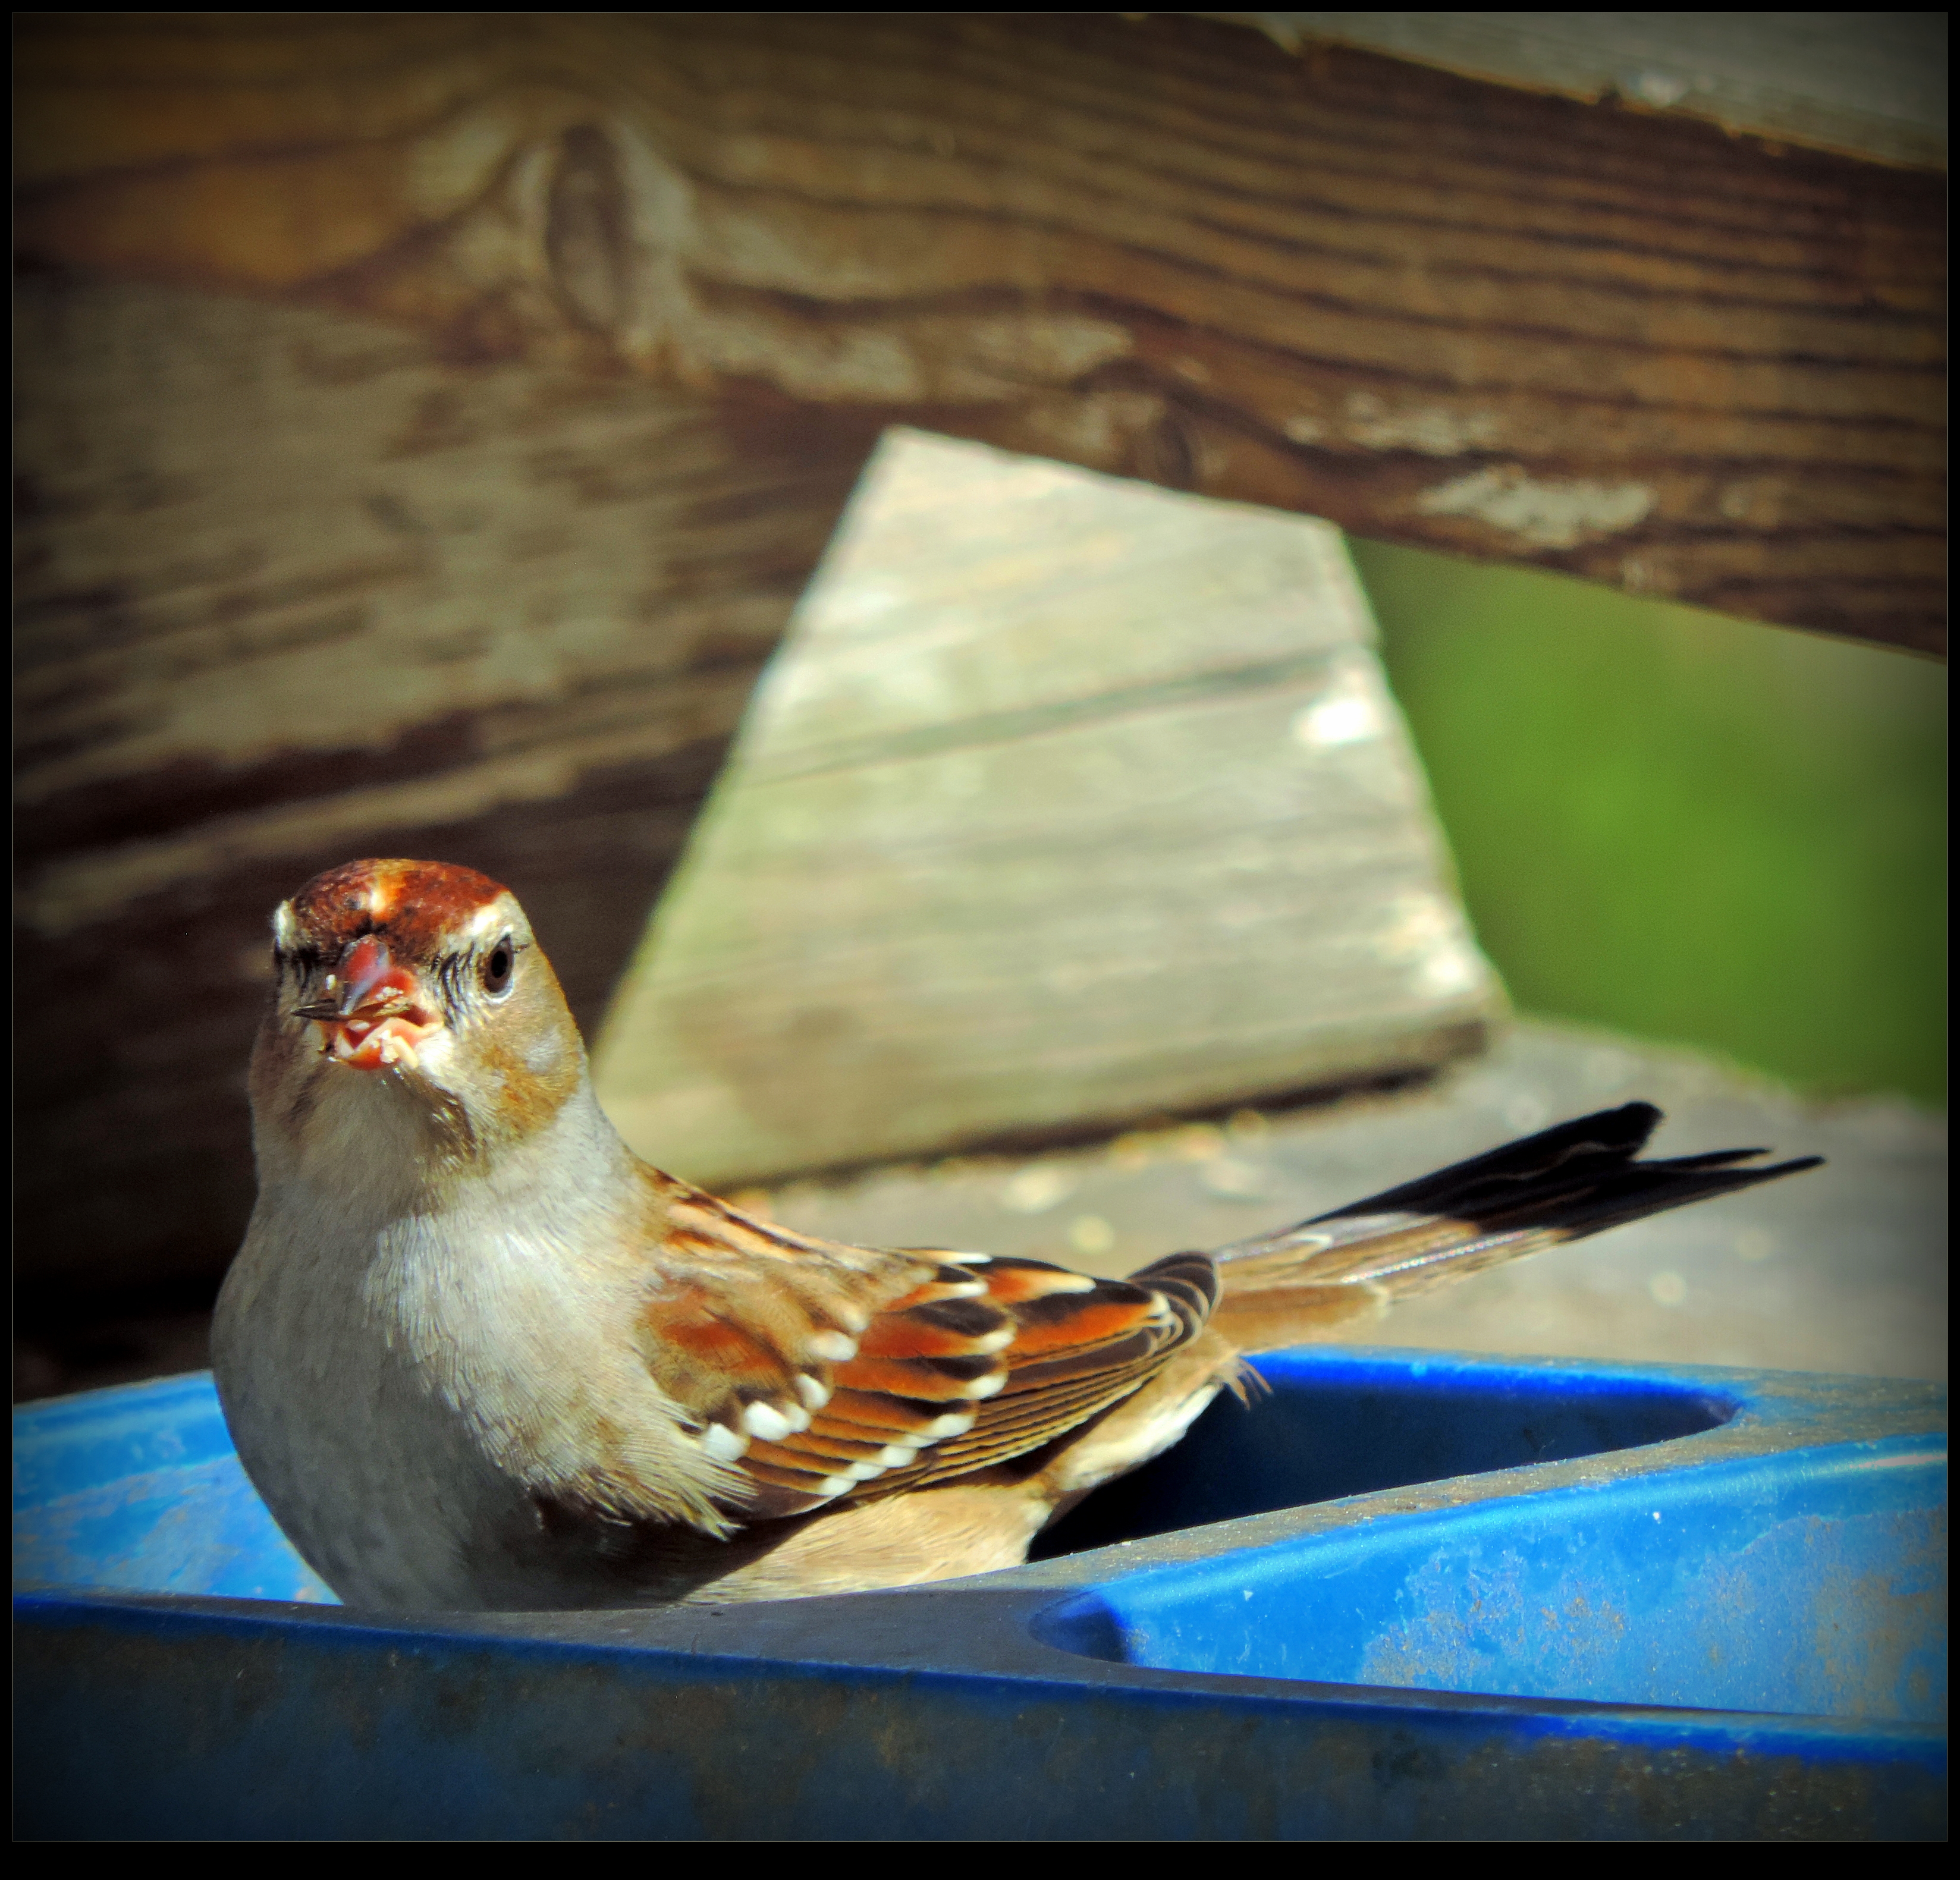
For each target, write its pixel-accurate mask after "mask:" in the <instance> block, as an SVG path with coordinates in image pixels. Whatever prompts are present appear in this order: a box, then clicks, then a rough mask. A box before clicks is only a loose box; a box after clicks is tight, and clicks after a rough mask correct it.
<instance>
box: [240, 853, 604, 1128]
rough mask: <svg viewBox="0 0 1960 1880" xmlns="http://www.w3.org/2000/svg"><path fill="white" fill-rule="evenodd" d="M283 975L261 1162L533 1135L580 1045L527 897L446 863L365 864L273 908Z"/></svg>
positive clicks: (266, 1056) (269, 1053)
mask: <svg viewBox="0 0 1960 1880" xmlns="http://www.w3.org/2000/svg"><path fill="white" fill-rule="evenodd" d="M272 959H273V966H274V971H275V986H274V989H273V994H272V1002H271V1004H270V1006H269V1008H268V1010H267V1011H266V1017H265V1020H264V1023H263V1024H262V1025H261V1026H260V1028H259V1042H258V1045H257V1047H256V1049H255V1051H254V1052H253V1069H252V1099H253V1121H254V1131H255V1138H256V1141H257V1143H258V1146H259V1155H260V1157H261V1159H262V1162H263V1160H264V1159H265V1158H266V1156H267V1155H268V1154H271V1155H272V1156H274V1157H275V1159H284V1158H285V1157H287V1156H291V1157H296V1158H297V1159H298V1162H299V1163H310V1162H313V1161H314V1160H315V1159H317V1157H318V1156H320V1155H321V1154H323V1153H326V1154H329V1155H332V1156H335V1157H336V1159H344V1158H345V1157H346V1156H354V1157H355V1158H357V1159H358V1157H360V1156H364V1155H366V1156H372V1155H374V1154H377V1153H382V1152H383V1144H384V1143H392V1144H395V1145H396V1146H398V1147H402V1148H405V1149H408V1150H410V1151H412V1152H413V1153H427V1152H430V1151H433V1152H434V1153H437V1154H438V1156H439V1157H440V1158H441V1159H444V1160H445V1161H447V1162H450V1163H454V1162H456V1161H457V1160H458V1159H465V1160H466V1159H471V1158H473V1157H475V1156H480V1155H482V1153H485V1150H489V1149H491V1148H492V1147H494V1146H495V1145H496V1144H499V1143H508V1142H510V1141H511V1140H517V1139H521V1138H522V1137H525V1136H527V1135H528V1134H532V1133H533V1132H535V1131H536V1130H537V1129H538V1128H540V1127H542V1126H543V1125H544V1124H545V1123H546V1122H548V1121H549V1120H550V1119H551V1118H552V1116H553V1115H555V1114H556V1112H558V1110H559V1109H561V1108H562V1106H563V1105H564V1104H565V1102H567V1101H568V1099H569V1098H570V1097H571V1096H572V1095H573V1094H574V1093H575V1092H576V1091H577V1090H578V1088H579V1087H580V1086H581V1083H582V1081H583V1080H584V1074H585V1055H584V1048H583V1046H582V1045H581V1043H580V1041H579V1036H578V1029H577V1027H576V1026H574V1024H573V1023H572V1020H571V1013H569V1011H568V1010H566V1007H565V997H564V994H563V993H562V992H561V991H560V990H559V988H558V981H557V978H556V977H555V975H554V974H553V973H552V969H551V966H550V964H549V962H548V961H547V960H546V958H545V956H544V954H543V952H542V951H541V950H539V946H538V945H537V943H536V941H535V940H533V937H532V934H531V929H530V922H529V921H527V920H526V919H525V918H524V911H523V908H520V906H519V905H517V897H516V896H515V895H513V894H512V893H511V891H510V890H509V889H508V888H505V887H503V886H501V885H500V884H499V883H496V882H495V881H492V880H490V878H489V877H488V876H486V875H480V874H479V873H477V872H476V870H474V869H472V868H463V867H457V866H456V865H454V864H450V863H446V862H421V861H399V860H397V861H357V862H348V863H345V864H342V866H341V867H338V868H333V869H329V870H328V871H327V872H326V873H325V874H323V875H317V876H314V878H313V880H311V881H310V882H308V883H307V885H306V886H304V888H302V889H301V890H300V891H299V892H298V894H296V895H294V896H293V898H292V899H291V900H290V901H285V902H281V903H280V904H279V906H278V908H277V910H276V911H275V912H274V914H273V915H272Z"/></svg>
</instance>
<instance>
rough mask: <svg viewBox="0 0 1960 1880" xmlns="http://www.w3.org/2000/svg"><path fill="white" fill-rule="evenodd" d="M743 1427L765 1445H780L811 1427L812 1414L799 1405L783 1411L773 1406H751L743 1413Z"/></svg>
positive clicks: (793, 1405) (789, 1406)
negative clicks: (784, 1440) (785, 1437)
mask: <svg viewBox="0 0 1960 1880" xmlns="http://www.w3.org/2000/svg"><path fill="white" fill-rule="evenodd" d="M742 1427H743V1428H744V1429H745V1430H747V1431H748V1433H749V1435H751V1436H760V1437H761V1438H762V1440H763V1441H764V1442H765V1443H780V1442H781V1441H782V1439H783V1438H784V1436H794V1435H795V1434H796V1433H797V1432H798V1431H799V1430H807V1429H808V1428H809V1427H810V1412H809V1411H807V1410H805V1409H804V1408H803V1407H802V1406H801V1405H800V1404H790V1405H788V1407H787V1408H784V1409H781V1410H778V1408H776V1407H775V1405H774V1404H749V1405H748V1406H747V1407H746V1408H745V1409H744V1410H743V1412H742Z"/></svg>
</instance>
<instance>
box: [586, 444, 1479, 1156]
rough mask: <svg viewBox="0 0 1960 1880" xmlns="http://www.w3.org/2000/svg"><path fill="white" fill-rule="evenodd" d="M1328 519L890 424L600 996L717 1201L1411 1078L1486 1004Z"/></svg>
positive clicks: (612, 1087) (656, 1121) (647, 1120)
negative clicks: (737, 1190) (670, 872)
mask: <svg viewBox="0 0 1960 1880" xmlns="http://www.w3.org/2000/svg"><path fill="white" fill-rule="evenodd" d="M1372 647H1373V622H1372V620H1371V619H1370V616H1369V613H1368V609H1367V602H1366V600H1364V599H1363V596H1362V593H1361V591H1360V584H1359V583H1358V582H1357V580H1356V578H1355V576H1354V571H1353V569H1352V568H1351V565H1349V563H1348V558H1347V553H1346V551H1345V549H1344V546H1342V543H1341V537H1340V535H1339V533H1338V531H1337V530H1333V529H1332V528H1330V527H1328V526H1327V525H1326V524H1325V523H1315V522H1310V521H1307V520H1303V519H1300V518H1296V517H1284V516H1276V515H1274V514H1271V513H1269V512H1266V511H1255V510H1251V509H1246V508H1241V507H1236V506H1234V505H1226V504H1217V503H1214V502H1211V501H1205V500H1204V499H1201V498H1192V497H1189V496H1182V495H1172V494H1169V493H1166V492H1165V491H1160V490H1157V489H1155V488H1151V487H1150V486H1149V485H1143V484H1138V483H1132V482H1120V481H1118V480H1116V479H1110V478H1106V477H1101V476H1094V475H1091V474H1089V473H1087V472H1083V471H1080V470H1076V469H1068V468H1066V467H1064V466H1060V465H1057V464H1055V463H1051V462H1047V461H1044V460H1036V459H1030V458H1026V457H1016V456H1008V455H1007V454H1006V453H1001V452H998V451H995V450H991V449H988V447H985V446H982V445H975V444H966V443H956V442H953V441H949V440H947V439H943V438H937V437H926V436H923V435H921V434H918V433H915V432H908V431H892V432H889V433H888V434H886V438H885V441H883V444H881V445H880V447H879V450H878V453H877V456H874V457H873V460H872V462H871V464H870V467H869V468H868V469H867V471H866V472H865V476H864V481H863V482H862V483H861V485H860V487H859V488H858V492H857V494H856V495H855V496H854V498H853V499H852V501H851V507H850V509H849V511H848V512H847V514H846V517H845V522H844V524H843V526H842V529H841V530H839V532H838V536H837V538H836V539H835V542H833V544H832V547H831V549H830V551H829V553H828V554H827V555H826V557H825V559H824V563H823V567H822V568H821V569H820V570H819V573H818V574H817V576H816V579H815V581H813V583H812V584H811V586H810V589H809V590H808V591H807V593H806V594H805V595H804V596H803V600H802V601H801V602H800V603H799V604H798V606H797V612H796V616H795V618H794V620H793V622H792V623H791V628H790V632H789V635H788V638H786V640H785V641H784V644H783V646H782V647H781V650H780V651H778V654H776V656H775V659H774V660H772V663H771V664H770V666H769V667H768V670H767V671H766V673H765V676H764V678H763V680H762V684H761V686H760V687H759V689H758V692H757V693H756V698H755V701H754V703H753V705H752V706H751V708H750V710H749V714H748V716H747V717H746V719H745V721H744V723H743V730H742V732H741V735H740V738H739V739H738V740H737V744H736V747H735V749H734V750H733V752H731V754H730V758H729V761H728V763H727V767H726V768H725V769H724V771H723V773H722V776H721V780H720V781H719V782H718V784H717V785H716V787H715V792H714V797H713V798H712V800H711V803H710V805H709V806H708V810H706V811H705V813H704V815H703V816H702V820H701V822H700V823H699V825H698V826H697V828H696V830H695V835H694V837H693V839H692V842H691V844H690V845H689V851H688V857H687V859H686V862H685V863H684V864H683V867H682V868H681V870H680V872H679V873H678V874H677V875H676V877H675V879H674V881H673V885H672V886H671V887H670V890H669V892H667V895H665V896H664V897H663V900H662V902H661V904H660V909H659V911H658V913H657V915H656V917H655V919H654V923H653V924H652V926H651V928H650V930H649V932H648V938H647V941H646V943H645V945H644V947H643V948H642V950H641V953H640V954H639V956H638V958H637V959H636V960H635V965H634V967H633V969H632V972H630V973H629V974H628V976H627V978H626V979H625V981H624V983H623V985H622V988H621V991H620V994H619V999H618V1000H617V1002H616V1004H615V1007H614V1008H613V1012H612V1013H611V1015H610V1016H609V1019H608V1021H607V1024H606V1031H605V1033H604V1035H603V1039H602V1040H601V1042H600V1048H599V1051H598V1052H597V1059H596V1065H595V1068H596V1072H597V1079H598V1087H599V1093H600V1099H601V1101H602V1102H604V1104H605V1105H606V1109H607V1111H608V1112H609V1114H610V1115H612V1116H613V1118H614V1120H615V1121H616V1122H617V1123H618V1124H619V1126H620V1128H621V1129H622V1131H623V1132H624V1133H625V1135H626V1137H627V1140H628V1141H629V1142H631V1143H632V1144H633V1146H634V1147H635V1148H636V1149H638V1150H639V1151H640V1153H641V1154H643V1155H644V1156H647V1157H648V1158H649V1159H651V1160H653V1161H654V1162H656V1163H658V1164H659V1166H662V1167H663V1168H669V1169H673V1170H675V1171H676V1172H679V1173H681V1174H683V1175H686V1176H687V1177H689V1179H692V1180H696V1181H702V1182H711V1183H727V1182H730V1181H734V1180H740V1179H753V1178H755V1177H758V1176H762V1175H771V1174H774V1173H777V1172H782V1171H785V1170H797V1169H810V1168H820V1167H823V1166H826V1165H829V1166H835V1165H838V1164H840V1163H866V1162H872V1161H878V1160H883V1159H889V1158H891V1157H893V1156H906V1155H917V1154H921V1153H932V1152H936V1151H943V1150H946V1149H948V1148H953V1147H963V1146H967V1145H971V1144H973V1143H975V1142H976V1141H984V1140H988V1139H998V1138H1001V1137H1020V1138H1023V1139H1025V1138H1027V1137H1031V1136H1033V1137H1039V1136H1040V1135H1042V1134H1051V1135H1052V1134H1055V1133H1056V1132H1072V1133H1076V1134H1080V1133H1082V1132H1083V1131H1085V1130H1087V1129H1093V1128H1096V1127H1098V1126H1101V1125H1109V1124H1112V1123H1120V1122H1122V1121H1124V1120H1125V1119H1127V1118H1135V1117H1137V1116H1139V1115H1151V1114H1159V1115H1162V1114H1175V1113H1178V1112H1190V1111H1192V1110H1201V1109H1205V1108H1208V1107H1214V1106H1217V1105H1220V1104H1229V1103H1230V1102H1233V1101H1235V1100H1239V1099H1244V1098H1246V1097H1248V1096H1252V1095H1255V1094H1257V1093H1273V1092H1276V1091H1297V1090H1302V1089H1310V1088H1315V1087H1325V1086H1332V1085H1335V1084H1338V1083H1342V1082H1344V1081H1352V1080H1357V1079H1370V1078H1379V1077H1383V1076H1384V1075H1387V1074H1395V1073H1398V1072H1408V1071H1411V1070H1421V1069H1426V1068H1429V1067H1433V1065H1435V1064H1437V1063H1439V1062H1441V1061H1443V1060H1445V1059H1446V1058H1449V1057H1452V1056H1454V1055H1460V1054H1461V1053H1462V1052H1463V1051H1466V1050H1474V1049H1475V1048H1477V1047H1478V1045H1480V1044H1481V1042H1482V1040H1483V1036H1484V1029H1485V1027H1486V1026H1487V1024H1488V1022H1489V1021H1490V1020H1491V1018H1492V1017H1493V1016H1495V1014H1496V1013H1497V1012H1498V1011H1500V1010H1501V1009H1502V1004H1503V994H1502V993H1501V991H1500V988H1498V985H1497V980H1496V976H1495V975H1494V974H1493V973H1492V972H1491V970H1490V969H1489V967H1488V965H1486V963H1485V962H1484V960H1483V959H1482V957H1481V955H1479V954H1478V952H1477V950H1476V948H1475V944H1474V943H1473V942H1472V940H1471V938H1470V936H1469V934H1468V929H1467V927H1466V925H1465V921H1464V919H1463V916H1462V911H1461V909H1460V908H1459V907H1458V905H1456V900H1455V899H1454V895H1453V892H1452V888H1451V885H1450V880H1449V861H1448V858H1447V855H1446V851H1445V850H1444V848H1443V842H1442V838H1441V835H1440V832H1439V831H1438V830H1437V828H1436V826H1435V824H1434V822H1433V818H1432V816H1431V815H1430V810H1429V806H1428V800H1427V791H1426V790H1425V787H1424V784H1423V780H1422V776H1421V770H1420V768H1419V767H1418V764H1417V762H1416V760H1415V757H1414V752H1413V751H1412V750H1411V748H1410V746H1409V744H1408V736H1407V733H1406V731H1405V729H1404V727H1403V726H1402V721H1401V718H1400V715H1399V714H1398V712H1397V711H1396V710H1395V705H1394V703H1393V701H1392V700H1391V698H1389V693H1388V689H1387V686H1386V682H1385V680H1384V679H1383V675H1382V672H1381V669H1380V667H1379V664H1378V663H1377V662H1376V659H1375V657H1374V655H1373V651H1372Z"/></svg>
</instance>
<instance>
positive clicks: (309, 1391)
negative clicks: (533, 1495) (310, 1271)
mask: <svg viewBox="0 0 1960 1880" xmlns="http://www.w3.org/2000/svg"><path fill="white" fill-rule="evenodd" d="M233 1290H234V1289H233V1288H232V1287H231V1286H230V1285H229V1284H228V1287H227V1289H226V1294H225V1296H223V1297H221V1299H220V1301H219V1306H218V1317H217V1319H216V1321H215V1323H214V1325H213V1327H212V1368H213V1369H214V1371H215V1374H216V1377H217V1381H218V1395H219V1398H220V1400H221V1402H222V1403H223V1404H224V1414H225V1420H226V1421H227V1423H228V1424H229V1426H230V1427H231V1436H232V1440H233V1443H234V1444H235V1446H237V1451H238V1455H239V1459H240V1462H242V1463H243V1465H244V1468H245V1471H246V1473H247V1474H248V1475H249V1476H250V1478H251V1479H252V1483H253V1487H256V1489H257V1490H258V1491H259V1494H260V1496H261V1497H263V1500H264V1501H265V1503H266V1506H267V1507H268V1508H269V1509H270V1510H271V1511H272V1517H273V1519H275V1520H276V1521H277V1522H278V1524H279V1527H280V1528H281V1530H282V1532H284V1534H285V1536H286V1538H288V1540H289V1541H291V1542H292V1544H293V1545H294V1547H295V1548H298V1551H299V1552H300V1553H301V1555H302V1556H303V1557H304V1558H305V1560H306V1561H307V1564H308V1565H309V1566H310V1567H312V1568H313V1570H314V1571H315V1572H316V1573H318V1574H319V1575H320V1577H321V1578H322V1579H324V1580H325V1581H326V1583H327V1584H328V1585H329V1586H331V1587H332V1588H333V1590H334V1592H336V1593H337V1594H338V1595H339V1596H340V1598H342V1600H343V1601H344V1602H345V1603H347V1604H348V1605H358V1606H373V1607H380V1608H396V1609H401V1608H465V1607H471V1606H477V1605H482V1603H483V1602H482V1598H480V1597H479V1595H477V1593H476V1590H475V1581H476V1578H477V1576H478V1573H479V1570H480V1568H481V1566H482V1564H483V1563H484V1562H483V1554H484V1549H485V1541H486V1538H488V1539H489V1540H490V1541H491V1542H492V1551H495V1540H494V1537H495V1536H497V1535H498V1534H500V1533H503V1532H509V1531H510V1530H511V1527H512V1525H513V1523H514V1522H515V1521H520V1520H521V1518H522V1516H523V1515H526V1514H530V1513H531V1511H530V1509H529V1507H528V1503H527V1501H526V1499H525V1497H524V1495H523V1490H522V1489H521V1487H520V1486H519V1485H518V1484H515V1483H513V1482H511V1481H508V1479H506V1478H504V1477H503V1476H502V1475H501V1474H499V1473H498V1471H496V1470H495V1468H492V1466H491V1465H490V1464H489V1463H488V1461H487V1460H486V1459H485V1458H483V1457H482V1455H480V1454H479V1452H478V1451H477V1449H476V1446H475V1445H474V1444H473V1443H472V1441H471V1440H470V1439H469V1433H468V1430H466V1427H465V1425H464V1423H463V1418H462V1417H461V1416H460V1414H457V1411H454V1410H453V1408H451V1407H450V1406H449V1405H447V1404H445V1403H444V1402H442V1401H441V1399H440V1398H438V1396H437V1395H434V1393H432V1392H430V1391H429V1390H428V1389H426V1388H425V1386H424V1385H423V1383H422V1381H421V1380H420V1379H418V1378H416V1377H415V1376H413V1375H412V1373H411V1372H410V1371H409V1369H408V1367H407V1366H406V1364H405V1363H403V1362H402V1360H400V1359H399V1357H397V1356H396V1354H393V1353H392V1352H390V1350H388V1349H387V1346H386V1344H385V1343H384V1341H382V1340H381V1339H380V1338H377V1337H374V1336H372V1335H371V1334H368V1331H367V1328H365V1327H364V1325H362V1324H361V1322H360V1321H359V1319H358V1315H357V1314H355V1313H352V1312H348V1313H345V1314H339V1313H336V1312H335V1311H334V1310H333V1306H332V1304H331V1303H330V1302H329V1301H326V1300H323V1299H321V1298H320V1296H319V1295H318V1294H317V1293H316V1294H315V1295H313V1297H312V1298H311V1299H309V1300H307V1301H306V1302H305V1303H304V1305H301V1304H299V1303H297V1302H295V1301H294V1299H291V1297H282V1296H280V1291H281V1289H278V1288H276V1287H273V1288H266V1289H262V1290H257V1291H256V1293H254V1294H253V1295H252V1296H250V1298H249V1300H240V1299H235V1298H234V1296H233ZM296 1320H304V1325H301V1324H298V1323H296V1322H295V1321H296ZM336 1321H338V1323H336ZM326 1331H339V1333H341V1334H342V1335H340V1336H338V1337H334V1336H323V1332H326ZM532 1518H533V1522H534V1521H535V1516H533V1517H532Z"/></svg>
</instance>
